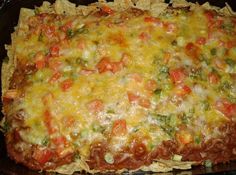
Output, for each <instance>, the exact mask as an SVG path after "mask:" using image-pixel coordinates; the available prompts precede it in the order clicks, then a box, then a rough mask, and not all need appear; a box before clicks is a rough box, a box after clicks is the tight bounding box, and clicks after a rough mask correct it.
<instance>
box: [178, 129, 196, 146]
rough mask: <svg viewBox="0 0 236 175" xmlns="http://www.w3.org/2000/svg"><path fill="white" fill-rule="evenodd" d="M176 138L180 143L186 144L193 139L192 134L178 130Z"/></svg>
mask: <svg viewBox="0 0 236 175" xmlns="http://www.w3.org/2000/svg"><path fill="white" fill-rule="evenodd" d="M176 138H177V140H178V141H179V142H180V143H182V144H184V145H185V144H188V143H190V142H192V141H193V136H192V135H191V133H190V132H188V131H180V132H178V133H177V134H176Z"/></svg>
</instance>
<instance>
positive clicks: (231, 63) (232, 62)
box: [225, 58, 236, 68]
mask: <svg viewBox="0 0 236 175" xmlns="http://www.w3.org/2000/svg"><path fill="white" fill-rule="evenodd" d="M225 62H226V64H228V65H229V66H230V67H232V68H233V67H234V66H235V65H236V61H235V60H233V59H230V58H227V59H225Z"/></svg>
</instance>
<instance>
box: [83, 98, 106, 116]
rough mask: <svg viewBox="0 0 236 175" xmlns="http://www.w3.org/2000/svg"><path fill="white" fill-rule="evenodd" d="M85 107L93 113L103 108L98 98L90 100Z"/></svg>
mask: <svg viewBox="0 0 236 175" xmlns="http://www.w3.org/2000/svg"><path fill="white" fill-rule="evenodd" d="M87 108H88V110H89V111H91V112H93V113H97V112H101V111H103V109H104V104H103V101H102V100H99V99H95V100H92V101H90V102H89V103H88V104H87Z"/></svg>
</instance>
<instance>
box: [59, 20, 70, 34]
mask: <svg viewBox="0 0 236 175" xmlns="http://www.w3.org/2000/svg"><path fill="white" fill-rule="evenodd" d="M71 28H72V21H69V22H67V23H66V24H64V25H63V26H61V27H60V29H61V30H62V31H63V32H67V31H68V30H69V29H71Z"/></svg>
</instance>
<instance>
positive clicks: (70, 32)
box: [66, 29, 75, 38]
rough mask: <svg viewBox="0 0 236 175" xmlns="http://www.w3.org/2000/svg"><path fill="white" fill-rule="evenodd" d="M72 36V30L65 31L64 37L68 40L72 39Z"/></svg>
mask: <svg viewBox="0 0 236 175" xmlns="http://www.w3.org/2000/svg"><path fill="white" fill-rule="evenodd" d="M74 35H75V33H74V32H73V30H72V29H68V30H67V31H66V36H67V37H68V38H72V37H73V36H74Z"/></svg>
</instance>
